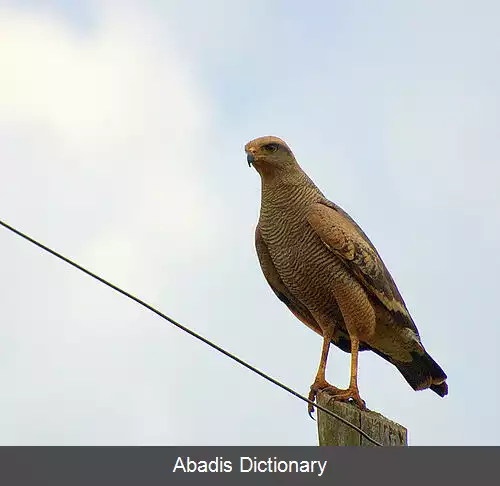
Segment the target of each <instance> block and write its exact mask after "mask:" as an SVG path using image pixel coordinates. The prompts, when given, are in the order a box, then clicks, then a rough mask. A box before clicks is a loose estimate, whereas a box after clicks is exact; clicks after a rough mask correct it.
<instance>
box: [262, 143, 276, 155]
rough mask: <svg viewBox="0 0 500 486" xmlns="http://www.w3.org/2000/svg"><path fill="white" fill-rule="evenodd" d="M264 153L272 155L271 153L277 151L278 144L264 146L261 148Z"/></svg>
mask: <svg viewBox="0 0 500 486" xmlns="http://www.w3.org/2000/svg"><path fill="white" fill-rule="evenodd" d="M262 148H263V149H264V150H265V151H266V152H269V153H270V154H272V153H273V152H276V150H278V144H277V143H268V144H267V145H264V146H263V147H262Z"/></svg>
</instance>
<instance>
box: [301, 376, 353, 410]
mask: <svg viewBox="0 0 500 486" xmlns="http://www.w3.org/2000/svg"><path fill="white" fill-rule="evenodd" d="M320 391H326V392H327V393H329V394H331V395H336V394H338V393H342V392H343V391H344V390H341V389H340V388H337V387H336V386H333V385H330V383H328V382H327V381H326V380H315V381H314V383H313V384H312V385H311V390H310V392H309V396H308V397H307V398H308V399H309V400H310V401H311V402H314V401H316V396H317V395H318V392H320ZM307 411H308V412H309V417H311V418H312V419H313V420H314V418H313V416H312V414H313V412H314V405H313V404H312V403H309V406H308V408H307Z"/></svg>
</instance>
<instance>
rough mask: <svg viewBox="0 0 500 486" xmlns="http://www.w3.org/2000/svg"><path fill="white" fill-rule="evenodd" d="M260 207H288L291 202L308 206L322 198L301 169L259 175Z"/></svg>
mask: <svg viewBox="0 0 500 486" xmlns="http://www.w3.org/2000/svg"><path fill="white" fill-rule="evenodd" d="M261 181H262V184H261V205H271V206H284V207H286V206H289V205H290V203H291V202H292V201H296V200H297V201H298V200H300V201H302V202H303V203H305V204H309V203H310V202H312V201H313V200H318V199H321V198H323V197H324V196H323V195H322V194H321V192H320V190H319V189H318V188H317V187H316V185H315V184H314V182H313V181H312V180H311V179H310V178H309V177H308V176H307V174H306V173H305V172H303V171H302V169H300V168H297V170H294V171H287V172H282V173H280V172H277V171H276V172H274V173H273V174H261Z"/></svg>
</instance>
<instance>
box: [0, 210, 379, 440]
mask: <svg viewBox="0 0 500 486" xmlns="http://www.w3.org/2000/svg"><path fill="white" fill-rule="evenodd" d="M0 225H2V226H3V227H4V228H7V229H8V230H10V231H12V232H13V233H15V234H16V235H18V236H20V237H21V238H24V239H25V240H27V241H29V242H30V243H33V244H34V245H36V246H38V247H39V248H41V249H42V250H45V251H46V252H48V253H50V254H51V255H54V256H55V257H57V258H59V259H60V260H63V261H64V262H66V263H68V264H70V265H71V266H73V267H75V268H77V269H78V270H80V271H82V272H83V273H86V274H87V275H90V276H91V277H92V278H95V279H96V280H98V281H99V282H101V283H103V284H104V285H107V286H108V287H111V288H112V289H113V290H116V291H117V292H119V293H120V294H122V295H124V296H125V297H128V298H129V299H132V300H133V301H135V302H137V303H138V304H140V305H142V306H143V307H145V308H146V309H148V310H150V311H151V312H154V313H155V314H156V315H158V316H160V317H161V318H163V319H165V320H167V321H168V322H170V323H171V324H173V325H174V326H176V327H178V328H179V329H181V330H183V331H184V332H187V333H188V334H189V335H191V336H193V337H194V338H196V339H198V340H199V341H202V342H203V343H205V344H207V345H208V346H210V347H211V348H213V349H215V350H217V351H219V352H220V353H222V354H223V355H225V356H227V357H228V358H231V359H232V360H234V361H236V362H237V363H239V364H240V365H242V366H244V367H245V368H247V369H249V370H250V371H253V372H254V373H256V374H257V375H259V376H261V377H262V378H264V379H265V380H267V381H270V382H271V383H273V384H274V385H276V386H278V387H280V388H281V389H283V390H285V391H287V392H288V393H290V394H291V395H293V396H295V397H297V398H299V399H300V400H302V401H304V402H306V403H309V404H312V405H314V406H315V407H316V408H317V409H318V410H321V411H322V412H324V413H326V414H328V415H330V416H331V417H334V418H336V419H337V420H340V421H341V422H343V423H344V424H345V425H348V426H349V427H351V428H352V429H354V430H356V431H357V432H359V433H360V434H361V435H362V436H363V437H365V438H366V439H367V440H369V441H370V442H372V443H373V444H375V445H377V446H382V444H381V443H380V442H378V441H376V440H375V439H373V438H371V437H370V436H369V435H368V434H367V433H366V432H364V431H363V430H361V429H360V428H359V427H357V426H356V425H354V424H352V423H351V422H349V421H348V420H346V419H345V418H343V417H341V416H340V415H338V414H336V413H335V412H332V411H330V410H328V409H326V408H325V407H323V406H321V405H318V404H317V403H315V402H313V401H312V400H309V399H308V398H306V397H304V396H303V395H301V394H300V393H298V392H296V391H295V390H293V389H292V388H290V387H288V386H286V385H284V384H283V383H280V382H279V381H278V380H276V379H274V378H273V377H271V376H269V375H267V374H266V373H264V372H263V371H260V370H259V369H257V368H255V367H254V366H252V365H251V364H249V363H247V362H246V361H243V360H242V359H241V358H238V356H235V355H234V354H232V353H230V352H229V351H226V350H225V349H224V348H221V347H220V346H218V345H217V344H215V343H213V342H211V341H209V340H208V339H207V338H205V337H203V336H201V335H200V334H198V333H196V332H194V331H192V330H191V329H189V328H187V327H186V326H183V325H182V324H180V323H179V322H177V321H175V320H174V319H172V318H171V317H169V316H167V315H166V314H163V312H160V311H159V310H157V309H155V308H154V307H153V306H152V305H150V304H148V303H147V302H144V301H143V300H141V299H139V298H138V297H135V296H134V295H132V294H131V293H129V292H127V291H126V290H123V289H121V288H120V287H118V286H116V285H114V284H113V283H111V282H108V281H107V280H105V279H104V278H102V277H100V276H99V275H96V274H95V273H93V272H91V271H90V270H87V269H86V268H84V267H82V266H81V265H79V264H78V263H76V262H74V261H72V260H70V259H69V258H67V257H65V256H64V255H61V254H60V253H57V252H56V251H54V250H52V249H51V248H49V247H48V246H45V245H44V244H43V243H40V242H39V241H37V240H35V239H33V238H31V237H30V236H28V235H26V234H24V233H22V232H21V231H19V230H17V229H16V228H14V227H12V226H10V225H8V224H7V223H5V222H3V221H1V220H0Z"/></svg>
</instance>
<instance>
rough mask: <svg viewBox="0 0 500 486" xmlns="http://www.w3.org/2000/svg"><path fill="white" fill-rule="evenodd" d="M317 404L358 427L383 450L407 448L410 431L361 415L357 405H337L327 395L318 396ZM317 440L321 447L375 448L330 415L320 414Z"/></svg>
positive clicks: (374, 414) (369, 414)
mask: <svg viewBox="0 0 500 486" xmlns="http://www.w3.org/2000/svg"><path fill="white" fill-rule="evenodd" d="M316 400H317V401H318V403H319V404H320V405H322V406H323V407H325V408H326V409H328V410H331V411H332V412H334V413H336V414H337V415H340V416H341V417H342V418H344V419H346V420H348V421H349V422H350V423H352V424H354V425H356V426H357V427H359V428H360V429H361V430H362V431H363V432H366V433H367V434H368V435H369V436H370V437H372V438H373V439H375V440H376V441H377V442H380V443H381V444H382V445H384V446H406V445H408V442H407V430H406V428H405V427H403V426H402V425H399V424H397V423H396V422H392V421H391V420H389V419H387V418H385V417H384V416H383V415H380V414H379V413H377V412H372V411H371V410H367V411H363V412H362V411H361V410H359V409H358V408H357V407H356V406H355V405H353V404H351V403H345V402H336V401H334V400H333V399H332V397H331V395H328V394H327V393H322V392H320V393H318V396H317V398H316ZM317 418H318V436H319V445H320V446H329V445H337V446H372V447H375V445H374V444H373V443H372V442H370V441H369V440H368V439H366V438H365V437H363V436H362V435H361V434H360V433H359V432H357V431H356V430H354V429H352V428H351V427H349V426H348V425H345V424H344V423H342V422H341V421H340V420H337V419H335V418H333V417H331V416H330V415H327V414H326V413H324V412H322V411H321V410H317Z"/></svg>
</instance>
